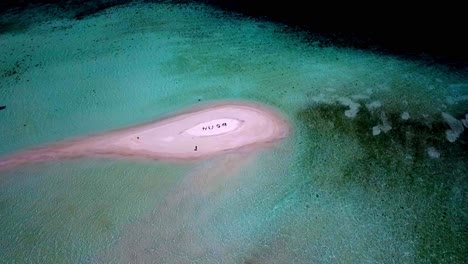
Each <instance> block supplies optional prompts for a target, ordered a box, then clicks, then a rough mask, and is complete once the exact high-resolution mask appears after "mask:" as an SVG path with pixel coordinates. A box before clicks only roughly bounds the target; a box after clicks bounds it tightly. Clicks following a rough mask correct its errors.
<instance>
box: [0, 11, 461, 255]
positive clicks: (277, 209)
mask: <svg viewBox="0 0 468 264" xmlns="http://www.w3.org/2000/svg"><path fill="white" fill-rule="evenodd" d="M26 12H29V13H27V14H28V15H31V16H32V18H29V19H30V20H31V21H33V20H34V21H36V22H35V23H33V24H29V26H28V27H12V28H10V29H9V30H4V31H3V32H2V34H1V35H0V36H1V37H0V49H1V50H2V53H1V54H0V62H1V64H0V65H1V66H0V74H1V76H2V77H1V78H0V100H1V102H0V104H2V105H6V106H7V108H5V109H4V110H1V111H0V118H1V120H2V123H3V124H7V125H4V126H1V127H0V135H1V137H0V154H2V155H7V154H9V153H13V152H15V151H19V150H22V149H26V148H29V147H33V146H37V145H41V144H45V143H49V142H54V141H58V140H62V139H66V138H71V137H76V136H83V135H88V134H93V133H97V132H103V131H107V130H110V129H115V128H120V127H124V126H128V125H134V124H138V123H142V122H146V121H149V120H154V119H157V118H160V117H163V116H165V115H167V114H171V113H172V112H174V111H178V110H180V109H182V108H185V107H187V106H190V105H196V104H198V103H203V102H207V101H211V100H224V99H241V100H242V99H244V100H251V101H258V102H261V103H265V104H268V105H271V106H273V107H275V108H277V109H279V110H280V111H281V112H283V113H284V114H285V115H286V116H287V117H288V118H289V119H290V122H291V123H292V124H293V127H294V130H293V134H292V135H291V136H290V137H289V138H287V139H286V140H283V141H282V142H280V143H279V144H276V145H274V146H272V147H270V148H267V149H263V150H261V151H259V152H257V153H248V154H247V153H236V152H233V153H228V154H226V155H220V156H219V157H216V158H212V159H206V160H201V161H192V162H187V163H182V164H181V163H177V164H176V163H171V162H163V161H154V162H150V161H134V160H133V161H126V160H104V159H79V160H69V161H58V162H48V163H42V164H35V165H28V166H25V167H22V168H18V169H15V170H11V171H3V172H0V216H1V217H0V227H1V228H0V260H1V262H5V263H12V262H15V261H16V262H20V263H21V262H25V263H86V262H90V263H109V262H114V263H124V262H125V263H128V262H133V263H146V262H149V263H188V262H193V263H219V262H222V263H329V262H331V263H334V262H347V263H363V262H379V263H393V262H399V263H411V262H416V263H419V262H438V263H462V262H463V260H464V259H466V252H467V248H468V245H467V241H468V238H467V236H468V233H467V224H468V219H467V217H468V216H467V215H466V212H467V211H468V210H467V209H468V197H467V183H468V179H467V175H468V167H467V159H466V141H467V137H466V135H467V134H466V131H462V132H460V133H458V134H459V135H458V137H456V140H455V141H454V142H450V141H453V140H452V139H453V135H454V133H455V132H456V130H457V131H459V130H460V128H459V125H457V124H458V123H457V124H454V121H453V120H452V119H450V118H448V119H447V118H446V115H445V114H442V113H446V114H449V115H450V116H452V117H454V119H457V120H463V119H464V118H466V117H465V114H466V113H467V112H468V75H467V74H466V71H463V70H456V69H450V68H446V67H443V66H437V65H429V64H428V63H426V62H422V61H411V60H408V59H405V58H404V57H393V56H389V55H384V54H379V53H375V52H374V53H372V52H368V51H363V50H353V49H345V48H338V47H333V46H323V45H321V43H320V42H319V41H317V42H313V41H311V40H310V39H309V38H306V37H305V36H303V35H301V33H300V32H299V33H298V32H294V31H293V30H291V29H289V28H287V27H285V26H282V25H278V24H274V23H270V22H265V21H258V20H255V19H251V18H244V17H241V16H238V15H232V14H229V13H225V12H222V11H219V10H215V9H212V8H210V7H207V6H204V5H175V4H174V5H173V4H143V3H142V4H132V5H123V6H118V7H114V8H110V9H106V10H104V11H103V12H100V13H97V14H95V15H93V16H89V17H85V18H83V19H81V20H73V19H68V18H66V16H65V18H58V17H57V16H56V15H53V14H55V13H54V11H53V10H49V9H48V8H46V7H42V8H38V9H36V10H31V11H26ZM35 16H36V17H35ZM21 17H23V18H22V19H26V18H25V17H28V16H26V15H25V16H21ZM13 18H14V19H20V18H19V16H18V15H13ZM3 19H5V17H4V18H3ZM444 116H445V118H444ZM450 120H452V121H450ZM459 122H460V123H461V124H463V122H462V121H459ZM455 134H457V133H455Z"/></svg>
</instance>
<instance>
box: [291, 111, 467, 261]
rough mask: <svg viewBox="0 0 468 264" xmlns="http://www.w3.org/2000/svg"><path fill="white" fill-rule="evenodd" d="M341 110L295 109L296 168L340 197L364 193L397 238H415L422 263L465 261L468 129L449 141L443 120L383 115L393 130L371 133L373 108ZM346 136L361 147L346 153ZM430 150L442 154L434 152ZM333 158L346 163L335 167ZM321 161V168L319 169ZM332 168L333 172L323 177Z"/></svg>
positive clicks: (368, 206) (375, 116) (374, 119)
mask: <svg viewBox="0 0 468 264" xmlns="http://www.w3.org/2000/svg"><path fill="white" fill-rule="evenodd" d="M346 109H347V108H346V107H343V106H341V105H338V104H318V105H312V106H310V107H308V108H307V109H304V110H303V111H301V112H300V113H299V114H298V119H299V120H300V121H301V122H302V124H303V125H304V126H303V129H304V130H305V131H304V133H303V134H305V135H307V136H306V137H307V138H306V142H303V143H302V146H301V147H304V149H305V151H306V152H305V155H304V157H303V158H302V160H301V162H300V165H301V166H303V167H304V171H308V172H309V173H308V174H309V176H308V177H309V179H310V180H309V181H310V182H309V184H311V185H313V186H314V187H315V188H320V189H324V190H332V191H333V192H334V193H337V195H338V194H341V195H345V196H346V195H347V193H353V190H361V191H362V192H363V194H364V196H363V197H362V199H364V200H365V202H364V205H363V206H364V208H366V209H365V210H367V211H368V212H369V213H370V214H378V216H375V217H378V218H384V219H387V220H388V221H390V223H392V225H394V228H395V230H397V233H395V235H396V236H398V237H400V239H403V240H413V241H416V244H417V255H418V259H419V260H421V262H438V263H442V262H443V263H462V262H463V259H465V257H466V252H468V242H467V241H468V240H467V238H468V237H467V232H466V230H468V216H467V215H466V212H467V211H468V163H467V160H468V155H467V154H468V150H467V149H468V148H467V147H466V144H467V142H468V137H467V134H468V133H466V131H465V133H463V134H462V135H461V136H460V138H459V139H458V140H457V141H456V142H455V143H450V142H448V141H447V139H446V137H445V130H446V129H448V128H449V127H448V126H447V125H446V123H445V122H444V121H443V120H442V118H440V117H434V121H433V122H431V123H427V122H425V121H424V120H416V119H414V120H413V119H410V120H402V119H401V118H400V113H392V112H388V113H386V116H387V118H388V120H389V122H390V123H391V124H392V129H391V130H390V131H388V132H387V133H383V132H382V133H381V134H379V135H376V136H374V135H373V134H372V127H373V126H375V125H377V124H379V122H381V120H380V115H379V113H378V112H372V111H369V110H367V109H361V111H360V112H359V113H358V114H357V116H356V117H355V118H353V119H351V118H348V117H346V116H345V115H344V111H345V110H346ZM343 139H346V140H348V139H349V140H350V141H352V142H350V145H353V144H356V143H357V145H358V150H359V151H356V153H353V152H349V151H348V152H347V154H349V153H353V154H354V155H351V157H349V156H348V157H344V154H343V153H344V151H346V150H345V148H346V147H347V146H346V144H343ZM317 142H328V143H329V146H324V145H319V144H318V143H317ZM304 143H305V145H304ZM430 147H433V148H435V149H437V150H438V151H439V152H440V157H438V158H437V157H431V156H430V155H429V153H428V148H430ZM340 148H341V149H340ZM341 150H342V151H343V153H342V152H341ZM355 150H356V149H354V151H355ZM311 157H312V158H311ZM317 157H321V159H319V163H317V161H316V160H317ZM336 157H340V159H342V158H344V159H347V160H346V162H344V165H337V164H336V162H337V158H336ZM320 163H323V164H325V165H323V166H321V168H317V167H318V165H319V164H320ZM336 166H341V167H340V168H339V169H338V170H336V169H335V167H336ZM324 172H325V173H324ZM330 172H331V173H332V174H333V173H335V174H337V176H333V177H326V176H323V175H326V174H327V173H330ZM329 175H330V174H328V176H329ZM403 227H404V228H403Z"/></svg>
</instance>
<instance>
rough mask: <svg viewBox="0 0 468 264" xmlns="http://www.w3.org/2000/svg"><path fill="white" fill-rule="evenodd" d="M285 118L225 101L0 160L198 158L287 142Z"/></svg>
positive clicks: (6, 162) (10, 162)
mask: <svg viewBox="0 0 468 264" xmlns="http://www.w3.org/2000/svg"><path fill="white" fill-rule="evenodd" d="M288 133H289V124H288V122H287V121H286V119H285V118H284V117H283V116H281V115H280V114H279V113H277V112H275V111H274V110H272V109H270V108H268V107H266V106H262V105H258V104H252V103H245V102H223V103H217V104H209V105H205V106H203V107H198V108H195V109H192V110H189V111H186V112H183V113H181V114H178V115H175V116H172V117H169V118H166V119H162V120H159V121H155V122H151V123H147V124H143V125H138V126H134V127H129V128H124V129H120V130H116V131H111V132H108V133H103V134H100V135H94V136H89V137H86V138H81V139H75V140H70V141H65V142H61V143H57V144H53V145H50V146H45V147H41V148H36V149H32V150H28V151H24V152H21V153H18V154H14V155H11V156H9V157H5V158H3V159H0V169H2V168H5V167H12V166H16V165H19V164H23V163H28V162H37V161H44V160H49V159H56V158H74V157H81V156H88V155H99V156H103V155H104V156H109V155H114V156H130V157H143V158H151V159H193V158H201V157H206V156H212V155H216V154H217V153H220V152H223V151H228V150H234V149H238V148H242V147H246V146H249V147H255V146H260V145H263V144H265V143H269V142H273V141H276V140H279V139H281V138H284V137H286V136H287V135H288Z"/></svg>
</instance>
